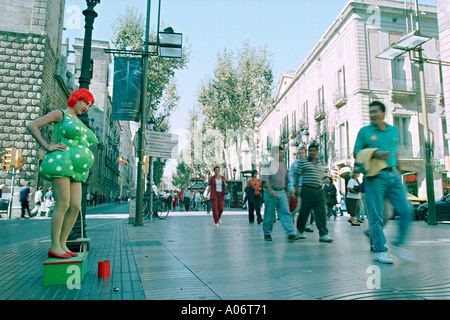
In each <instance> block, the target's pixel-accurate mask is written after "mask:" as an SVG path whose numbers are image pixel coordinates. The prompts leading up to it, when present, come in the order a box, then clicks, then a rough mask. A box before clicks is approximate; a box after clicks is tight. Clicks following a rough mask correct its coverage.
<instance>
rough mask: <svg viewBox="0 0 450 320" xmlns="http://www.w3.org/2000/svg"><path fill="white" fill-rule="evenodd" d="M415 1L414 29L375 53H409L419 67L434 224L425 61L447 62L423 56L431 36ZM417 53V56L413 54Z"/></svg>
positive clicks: (430, 221) (431, 221) (395, 55)
mask: <svg viewBox="0 0 450 320" xmlns="http://www.w3.org/2000/svg"><path fill="white" fill-rule="evenodd" d="M415 3H416V10H415V11H416V30H415V31H412V32H410V33H408V34H407V35H405V36H403V37H402V38H400V39H399V40H398V41H397V42H395V43H393V44H391V45H390V46H389V47H388V48H386V49H385V50H383V52H381V53H380V54H378V55H377V58H380V59H386V60H394V59H396V58H398V57H400V56H402V55H403V54H405V53H406V52H408V53H409V55H410V60H411V61H414V62H416V63H417V65H418V67H419V77H420V98H421V105H422V115H423V134H422V135H423V144H424V149H425V180H426V186H427V200H428V224H429V225H436V224H437V222H436V204H435V198H434V197H435V194H434V178H433V165H432V164H431V143H430V132H429V127H428V110H427V95H426V86H425V71H424V64H425V62H429V63H435V64H447V63H446V62H444V61H437V60H433V59H425V58H424V56H423V48H422V45H423V44H424V43H425V42H427V41H429V40H430V39H431V38H430V37H428V36H425V35H422V34H421V33H420V19H419V4H418V1H417V0H416V1H415ZM416 53H417V56H415V54H416Z"/></svg>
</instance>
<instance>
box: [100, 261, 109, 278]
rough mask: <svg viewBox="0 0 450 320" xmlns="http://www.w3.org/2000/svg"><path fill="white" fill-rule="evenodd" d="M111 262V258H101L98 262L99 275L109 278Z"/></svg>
mask: <svg viewBox="0 0 450 320" xmlns="http://www.w3.org/2000/svg"><path fill="white" fill-rule="evenodd" d="M109 270H110V262H109V260H100V261H99V262H98V277H99V278H109V273H110V272H109Z"/></svg>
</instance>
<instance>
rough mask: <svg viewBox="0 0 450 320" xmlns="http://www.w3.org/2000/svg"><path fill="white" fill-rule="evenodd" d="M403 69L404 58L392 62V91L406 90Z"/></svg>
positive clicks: (404, 71)
mask: <svg viewBox="0 0 450 320" xmlns="http://www.w3.org/2000/svg"><path fill="white" fill-rule="evenodd" d="M405 67H406V65H405V58H397V59H394V60H392V85H393V89H394V90H399V91H406V90H407V84H406V70H405Z"/></svg>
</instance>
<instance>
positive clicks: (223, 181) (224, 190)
mask: <svg viewBox="0 0 450 320" xmlns="http://www.w3.org/2000/svg"><path fill="white" fill-rule="evenodd" d="M222 185H223V195H224V196H226V195H227V194H228V193H229V191H228V188H227V187H226V186H225V178H224V177H222Z"/></svg>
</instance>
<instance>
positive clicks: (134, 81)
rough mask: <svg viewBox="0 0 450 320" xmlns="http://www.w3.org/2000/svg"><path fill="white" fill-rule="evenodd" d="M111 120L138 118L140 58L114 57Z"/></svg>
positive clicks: (140, 79)
mask: <svg viewBox="0 0 450 320" xmlns="http://www.w3.org/2000/svg"><path fill="white" fill-rule="evenodd" d="M113 85H114V87H113V102H112V114H111V118H112V120H113V121H118V120H126V121H136V122H138V121H139V119H140V106H141V87H142V59H141V58H132V57H116V58H115V59H114V82H113Z"/></svg>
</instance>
